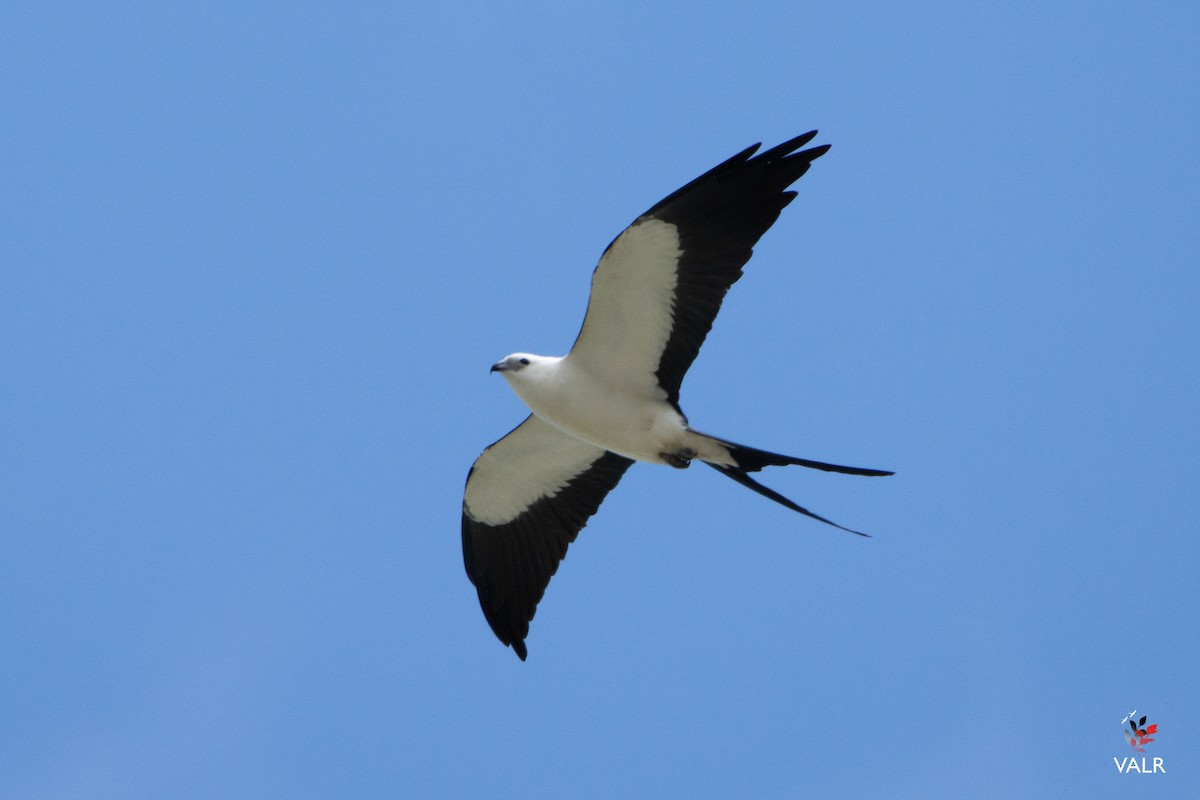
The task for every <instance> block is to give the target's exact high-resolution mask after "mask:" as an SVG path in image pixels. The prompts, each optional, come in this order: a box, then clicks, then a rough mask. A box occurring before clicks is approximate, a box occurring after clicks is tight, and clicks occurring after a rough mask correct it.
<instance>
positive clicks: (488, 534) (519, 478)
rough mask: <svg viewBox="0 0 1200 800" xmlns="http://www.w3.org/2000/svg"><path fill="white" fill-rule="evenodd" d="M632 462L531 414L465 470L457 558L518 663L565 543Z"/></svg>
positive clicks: (501, 639) (494, 627)
mask: <svg viewBox="0 0 1200 800" xmlns="http://www.w3.org/2000/svg"><path fill="white" fill-rule="evenodd" d="M632 463H633V462H632V461H631V460H629V459H628V458H625V457H624V456H619V455H617V454H615V453H610V452H608V451H606V450H603V449H601V448H599V447H595V446H593V445H590V444H588V443H587V442H583V441H580V440H579V439H575V438H574V437H571V436H569V435H567V434H565V433H563V432H562V431H560V430H559V429H558V428H555V427H554V426H553V425H551V424H549V423H548V422H544V421H542V420H541V419H540V418H538V417H535V416H532V415H531V416H529V417H528V418H527V419H526V420H525V421H524V422H522V423H521V424H520V425H518V426H517V427H516V428H515V429H514V430H512V431H511V432H510V433H509V434H508V435H507V436H505V437H504V438H503V439H501V440H500V441H498V442H496V443H495V444H493V445H491V446H490V447H488V448H487V449H486V450H484V451H483V453H482V454H481V455H480V456H479V458H477V459H476V460H475V464H474V466H472V467H471V472H470V473H469V474H468V475H467V488H466V493H465V495H464V497H463V521H462V537H463V562H464V563H465V565H466V568H467V577H469V578H470V579H471V583H473V584H475V590H476V591H477V592H478V593H479V604H480V605H481V606H482V607H483V614H484V616H485V617H487V621H488V624H489V625H491V626H492V630H493V631H495V633H496V636H497V637H499V639H500V641H502V642H504V644H506V645H511V646H512V648H513V649H514V650H516V652H517V655H518V656H520V657H521V660H522V661H523V660H525V654H526V651H525V637H526V636H527V635H528V633H529V622H530V620H532V619H533V615H534V612H535V611H536V610H537V604H538V601H539V600H541V599H542V594H543V593H544V592H545V591H546V586H547V585H548V584H549V583H550V577H551V576H552V575H554V573H555V571H557V570H558V563H559V562H560V561H562V559H563V557H564V556H566V554H567V545H569V544H570V543H571V542H573V541H575V537H576V536H577V535H578V534H579V531H580V530H581V529H582V528H583V526H584V525H586V524H587V521H588V517H590V516H592V514H595V513H596V509H598V508H599V507H600V503H601V502H603V501H604V497H605V495H607V494H608V493H609V492H610V491H611V490H612V488H613V487H614V486H616V485H617V482H618V481H620V480H621V476H622V475H623V474H625V470H626V469H628V468H629V465H630V464H632Z"/></svg>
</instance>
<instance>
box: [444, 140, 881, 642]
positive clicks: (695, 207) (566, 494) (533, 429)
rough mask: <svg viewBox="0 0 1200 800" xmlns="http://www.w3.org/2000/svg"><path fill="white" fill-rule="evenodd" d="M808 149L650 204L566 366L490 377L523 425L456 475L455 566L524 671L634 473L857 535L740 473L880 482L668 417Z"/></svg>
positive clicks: (595, 284)
mask: <svg viewBox="0 0 1200 800" xmlns="http://www.w3.org/2000/svg"><path fill="white" fill-rule="evenodd" d="M816 135H817V132H816V131H811V132H809V133H806V134H804V135H802V136H797V137H796V138H794V139H791V140H790V141H787V142H784V143H783V144H781V145H779V146H778V147H773V148H771V149H769V150H766V151H764V152H762V153H759V154H758V155H755V153H756V152H757V151H758V148H759V145H757V144H756V145H754V146H753V147H749V148H747V149H745V150H743V151H742V152H740V153H738V154H737V155H735V156H733V157H732V158H730V159H729V160H727V161H725V162H723V163H721V164H718V165H717V166H716V167H714V168H713V169H711V170H709V171H708V172H706V173H704V174H703V175H701V176H700V177H699V178H696V179H695V180H694V181H692V182H691V183H689V184H687V185H686V186H684V187H683V188H682V189H679V190H678V191H676V192H673V193H672V194H670V195H668V196H667V197H665V198H664V199H662V200H661V201H659V202H658V203H656V204H655V205H654V206H653V207H652V208H651V209H650V210H649V211H647V212H646V213H644V214H642V215H641V216H640V217H638V218H637V219H636V220H634V221H633V224H631V225H630V226H629V227H628V228H626V229H625V230H624V231H623V232H622V233H621V235H619V236H618V237H617V238H616V239H614V240H613V242H612V243H611V244H610V245H609V246H608V248H607V249H606V250H605V251H604V254H603V255H602V256H601V257H600V263H599V264H598V265H597V266H596V270H595V272H594V273H593V274H592V292H591V297H590V299H589V300H588V307H587V313H586V315H585V316H584V319H583V327H582V329H581V330H580V331H579V336H578V337H577V338H576V340H575V344H574V345H573V346H572V347H571V351H570V352H569V353H567V355H565V356H538V355H532V354H530V353H513V354H512V355H510V356H506V357H505V358H502V359H501V360H500V361H497V362H496V363H495V364H493V365H492V371H493V372H499V373H500V374H501V375H503V376H504V378H505V379H506V380H507V382H508V385H509V386H510V387H511V388H512V389H513V391H515V392H516V393H517V395H518V396H519V397H520V398H521V399H522V400H523V401H524V402H525V404H526V405H527V406H528V407H529V410H530V411H531V412H532V413H531V414H530V415H529V417H527V418H526V419H525V421H524V422H522V423H521V424H520V425H518V426H517V427H516V428H514V429H513V430H512V431H511V432H509V434H508V435H507V436H505V437H504V438H503V439H500V440H499V441H498V442H496V443H494V444H492V445H491V446H490V447H488V448H487V449H485V450H484V451H483V453H482V454H480V456H479V458H477V459H476V460H475V464H474V465H473V466H472V467H471V471H470V473H468V475H467V485H466V492H465V494H464V497H463V518H462V543H463V561H464V562H465V565H466V569H467V576H468V577H469V578H470V579H471V583H473V584H474V585H475V589H476V591H477V592H478V594H479V603H480V605H481V606H482V607H483V614H484V616H485V617H486V618H487V621H488V624H489V625H491V628H492V630H493V631H494V632H495V634H496V636H497V637H498V638H499V639H500V641H501V642H503V643H504V644H505V645H508V646H510V647H512V648H513V650H515V651H516V653H517V655H518V656H519V657H520V658H521V660H522V661H524V660H525V657H526V655H527V652H526V647H525V638H526V636H528V634H529V623H530V621H531V620H532V619H533V615H534V612H535V611H536V610H537V605H538V602H539V601H540V600H541V599H542V595H543V594H544V593H545V591H546V587H547V585H549V583H550V578H551V576H553V575H554V573H555V571H556V570H557V569H558V565H559V562H561V561H562V559H563V557H564V556H565V555H566V553H567V546H568V545H570V544H571V542H573V541H575V537H576V536H577V535H578V534H579V531H580V530H581V529H582V528H583V526H584V525H586V524H587V521H588V519H589V518H590V517H591V516H592V515H593V514H595V513H596V510H597V509H598V508H599V507H600V503H601V502H603V500H604V498H605V496H606V495H607V494H608V493H609V492H610V491H612V489H613V487H615V486H616V485H617V482H618V481H620V480H621V476H622V475H624V474H625V470H627V469H629V466H630V465H631V464H633V462H634V461H647V462H649V463H651V464H666V465H668V466H671V467H676V468H679V469H684V468H686V467H688V466H689V465H690V464H691V463H692V461H696V460H698V461H702V462H703V463H705V464H707V465H708V466H710V467H712V468H713V469H715V470H717V471H718V472H720V473H721V474H722V475H727V476H729V477H730V478H732V479H733V480H735V481H737V482H738V483H740V484H742V485H743V486H746V487H748V488H750V489H753V490H754V491H755V492H758V493H759V494H761V495H763V496H765V497H768V498H770V499H771V500H774V501H775V502H777V503H780V504H782V505H784V506H786V507H787V508H790V509H791V510H793V511H796V512H799V513H800V514H804V515H805V516H808V517H812V518H813V519H816V520H819V521H821V522H824V523H827V524H829V525H833V526H834V527H837V528H842V529H843V530H846V531H850V532H851V533H859V532H858V531H854V530H851V529H850V528H844V527H843V526H841V525H838V524H837V523H835V522H832V521H830V520H828V519H825V518H824V517H822V516H819V515H817V514H814V513H813V512H811V511H809V510H808V509H806V508H802V507H801V506H799V505H797V504H796V503H794V502H792V501H791V500H789V499H787V498H786V497H784V496H783V495H781V494H779V493H778V492H776V491H774V490H773V489H769V488H767V487H766V486H763V485H762V484H760V483H758V482H757V481H755V480H754V479H753V478H751V477H750V474H749V473H751V472H758V471H759V470H761V469H762V468H763V467H768V466H785V465H789V464H796V465H799V466H803V467H811V468H814V469H819V470H825V471H827V472H841V473H846V474H849V475H873V476H878V475H891V474H892V473H891V472H887V471H884V470H877V469H862V468H859V467H843V466H838V465H836V464H826V463H824V462H821V461H812V460H809V459H805V458H794V457H792V456H785V455H780V454H778V453H771V452H767V451H766V450H758V449H755V448H753V447H747V446H745V445H740V444H735V443H734V442H731V441H729V440H728V439H721V438H718V437H716V436H710V435H708V434H704V433H700V432H699V431H697V430H696V429H695V428H693V427H691V425H690V424H689V423H688V420H687V417H685V416H684V414H683V411H682V410H681V409H680V407H679V385H680V383H681V382H682V381H683V376H684V374H685V373H686V372H687V370H688V367H690V366H691V364H692V361H693V360H695V358H696V354H697V353H698V352H699V350H700V345H701V344H703V342H704V338H705V336H707V335H708V332H709V330H710V329H711V328H712V323H713V319H714V318H715V317H716V316H717V311H718V310H719V309H720V307H721V301H722V300H723V299H724V297H725V293H726V292H727V291H729V287H730V286H731V285H733V283H734V282H735V281H736V280H737V279H738V278H740V277H741V276H742V267H743V266H744V265H745V264H746V262H747V261H749V260H750V255H751V251H752V248H753V247H754V245H755V243H757V242H758V240H759V238H760V237H761V236H762V235H763V234H764V233H766V231H767V229H768V228H770V227H771V225H772V224H774V222H775V220H776V219H778V217H779V213H780V212H781V211H782V210H783V208H784V206H786V205H787V204H788V203H790V202H791V201H792V199H793V198H795V196H796V192H794V191H789V190H788V187H789V186H791V185H792V184H793V183H795V182H796V181H797V180H799V178H800V176H802V175H803V174H804V173H805V172H807V171H808V168H809V166H810V165H811V164H812V162H813V161H814V160H815V159H817V158H818V157H820V156H822V155H824V154H825V152H826V151H827V150H828V149H829V145H821V146H819V147H812V148H809V149H807V150H801V149H800V148H802V147H804V145H806V144H808V143H809V142H810V141H812V139H813V137H815V136H816ZM859 535H865V534H861V533H859Z"/></svg>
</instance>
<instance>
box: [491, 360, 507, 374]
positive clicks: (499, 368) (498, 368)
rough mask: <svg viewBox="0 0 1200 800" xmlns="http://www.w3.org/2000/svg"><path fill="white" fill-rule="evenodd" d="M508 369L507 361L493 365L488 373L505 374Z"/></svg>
mask: <svg viewBox="0 0 1200 800" xmlns="http://www.w3.org/2000/svg"><path fill="white" fill-rule="evenodd" d="M506 369H508V361H507V360H505V361H497V362H496V363H495V364H492V368H491V369H490V370H488V372H504V371H505V370H506Z"/></svg>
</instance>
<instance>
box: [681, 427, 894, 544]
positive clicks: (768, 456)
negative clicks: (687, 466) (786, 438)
mask: <svg viewBox="0 0 1200 800" xmlns="http://www.w3.org/2000/svg"><path fill="white" fill-rule="evenodd" d="M702 435H705V436H707V434H702ZM708 438H710V439H712V440H714V441H716V442H720V443H721V444H722V445H723V446H724V447H725V449H727V450H728V451H729V455H730V456H732V457H733V460H734V461H735V462H736V466H729V465H725V464H713V463H712V462H709V461H705V462H704V463H705V464H708V465H709V466H710V467H712V468H713V469H715V470H716V471H717V472H719V473H721V474H722V475H728V476H729V477H730V478H733V479H734V480H735V481H737V482H738V483H740V484H741V485H742V486H745V487H746V488H748V489H753V490H754V491H755V492H758V493H759V494H761V495H762V496H763V497H766V498H769V499H771V500H774V501H775V502H776V503H779V504H780V505H781V506H785V507H786V508H790V509H791V510H792V511H796V512H799V513H801V514H803V515H804V516H806V517H812V518H813V519H815V520H817V521H818V522H824V523H825V524H826V525H832V526H833V527H835V528H840V529H842V530H844V531H847V532H848V533H855V534H858V535H859V536H870V534H867V533H863V532H862V531H856V530H854V529H853V528H847V527H846V526H845V525H839V524H837V523H836V522H834V521H833V520H829V519H825V517H822V516H821V515H820V514H814V513H813V512H811V511H809V510H808V509H807V508H804V507H803V506H800V505H797V504H796V503H794V502H792V501H791V500H789V499H787V498H786V497H784V496H783V495H781V494H780V493H779V492H777V491H775V490H774V489H770V488H768V487H766V486H763V485H762V484H761V483H759V482H758V481H756V480H754V479H753V478H751V477H750V476H749V475H748V474H747V473H750V472H758V471H759V470H761V469H762V468H763V467H786V466H790V465H796V466H800V467H809V468H810V469H819V470H822V471H824V472H840V473H842V474H845V475H866V476H870V477H881V476H884V475H891V474H893V473H891V472H888V471H887V470H882V469H866V468H863V467H843V466H840V465H838V464H826V463H825V462H824V461H812V460H810V459H807V458H795V457H794V456H785V455H781V454H779V453H770V452H768V451H766V450H759V449H757V448H754V447H747V446H745V445H742V444H736V443H735V442H729V441H726V440H724V439H718V438H717V437H715V436H709V437H708Z"/></svg>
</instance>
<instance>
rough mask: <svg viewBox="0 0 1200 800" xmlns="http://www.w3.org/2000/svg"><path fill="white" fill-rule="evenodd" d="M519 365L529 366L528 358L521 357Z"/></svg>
mask: <svg viewBox="0 0 1200 800" xmlns="http://www.w3.org/2000/svg"><path fill="white" fill-rule="evenodd" d="M521 365H522V366H525V367H528V366H529V359H528V358H522V359H521Z"/></svg>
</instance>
